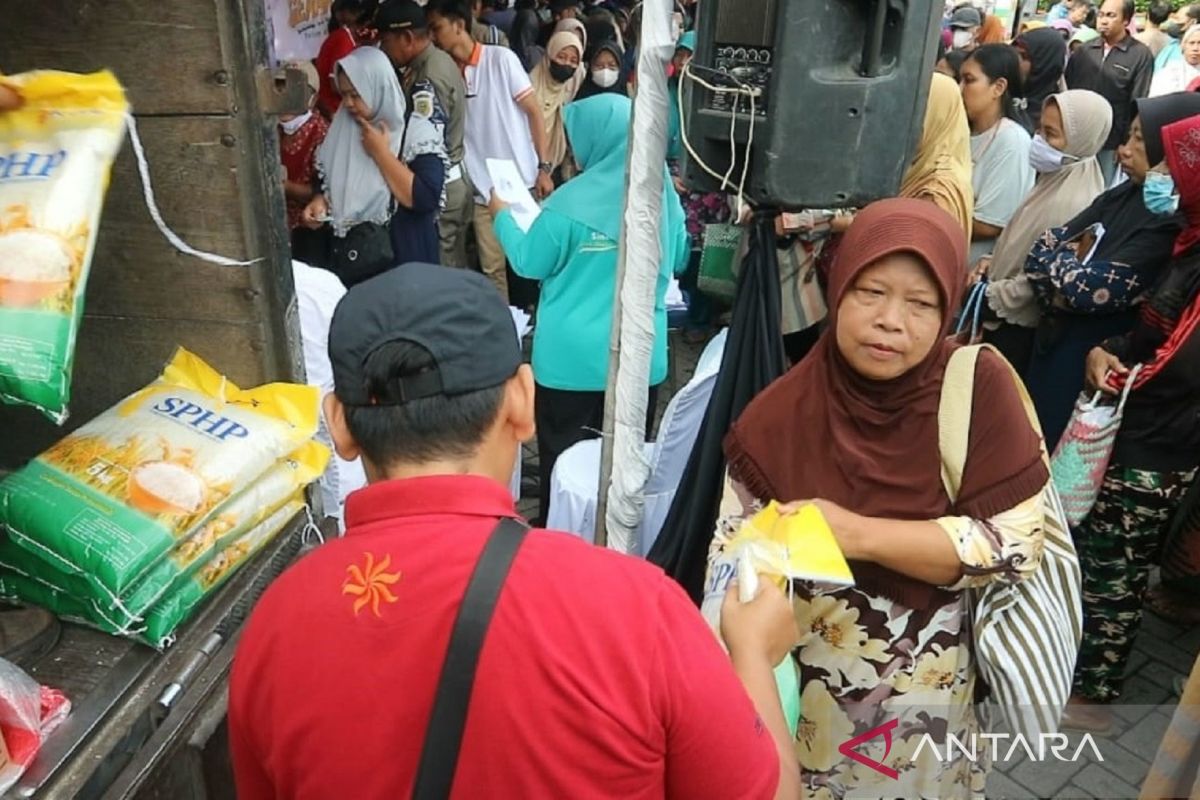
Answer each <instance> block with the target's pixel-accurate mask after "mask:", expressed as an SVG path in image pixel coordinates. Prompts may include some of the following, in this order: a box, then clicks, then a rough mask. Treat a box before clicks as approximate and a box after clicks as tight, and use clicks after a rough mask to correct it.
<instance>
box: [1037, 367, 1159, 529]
mask: <svg viewBox="0 0 1200 800" xmlns="http://www.w3.org/2000/svg"><path fill="white" fill-rule="evenodd" d="M1097 349H1099V348H1097ZM1101 353H1103V354H1104V355H1106V356H1109V357H1111V358H1114V359H1115V356H1111V354H1109V353H1105V352H1104V351H1103V350H1102V351H1101ZM1118 363H1119V362H1118ZM1141 368H1142V367H1141V365H1140V364H1139V365H1137V366H1136V367H1134V368H1133V369H1132V370H1126V369H1125V368H1124V365H1121V370H1120V371H1123V372H1127V373H1128V375H1127V376H1126V379H1125V388H1124V389H1122V391H1121V396H1120V399H1119V400H1118V401H1117V403H1116V404H1115V405H1114V404H1112V403H1105V402H1101V400H1102V398H1101V396H1100V394H1101V392H1108V393H1110V394H1115V392H1113V390H1112V389H1111V388H1110V387H1108V385H1107V377H1106V376H1107V375H1109V374H1110V372H1109V364H1108V362H1107V359H1104V358H1102V356H1100V355H1097V354H1096V350H1093V351H1092V352H1091V353H1090V354H1088V366H1087V373H1088V380H1089V382H1093V383H1094V384H1095V385H1096V386H1097V387H1099V388H1098V391H1096V393H1095V394H1093V395H1089V394H1088V393H1087V392H1084V393H1083V394H1081V395H1080V396H1079V399H1078V400H1077V401H1076V402H1075V410H1074V411H1073V412H1072V413H1071V421H1070V422H1068V423H1067V429H1066V431H1065V432H1064V433H1063V435H1062V438H1061V439H1060V440H1059V442H1058V447H1056V448H1055V450H1054V455H1053V457H1051V459H1050V474H1051V475H1052V476H1053V479H1054V485H1055V487H1056V488H1057V489H1058V493H1059V495H1060V496H1061V497H1062V503H1063V509H1064V510H1065V511H1066V516H1067V522H1068V523H1069V524H1070V526H1071V527H1072V528H1074V527H1075V526H1076V525H1078V524H1079V523H1081V522H1083V520H1084V519H1085V518H1086V517H1087V515H1088V514H1089V513H1091V510H1092V506H1094V505H1095V504H1096V498H1097V497H1098V496H1099V494H1100V486H1101V485H1102V484H1103V483H1104V473H1105V472H1107V471H1108V464H1109V462H1110V461H1111V460H1112V454H1113V447H1114V446H1115V445H1116V443H1117V432H1118V431H1119V430H1120V429H1121V417H1122V416H1123V415H1124V413H1125V401H1126V400H1128V399H1129V392H1130V390H1131V389H1132V388H1133V385H1134V381H1135V380H1136V378H1137V374H1138V372H1139V371H1140V370H1141ZM1094 376H1095V378H1098V379H1094Z"/></svg>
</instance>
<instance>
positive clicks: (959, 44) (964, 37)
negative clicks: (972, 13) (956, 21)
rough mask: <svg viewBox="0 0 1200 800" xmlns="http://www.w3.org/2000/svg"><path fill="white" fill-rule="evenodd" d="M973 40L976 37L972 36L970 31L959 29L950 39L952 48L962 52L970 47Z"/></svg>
mask: <svg viewBox="0 0 1200 800" xmlns="http://www.w3.org/2000/svg"><path fill="white" fill-rule="evenodd" d="M973 38H974V36H972V35H971V32H970V31H965V30H963V29H961V28H959V29H958V30H956V31H954V34H953V35H952V37H951V39H950V46H951V47H953V48H954V49H955V50H961V49H963V48H964V47H966V46H967V45H969V44H970V43H971V40H972V39H973Z"/></svg>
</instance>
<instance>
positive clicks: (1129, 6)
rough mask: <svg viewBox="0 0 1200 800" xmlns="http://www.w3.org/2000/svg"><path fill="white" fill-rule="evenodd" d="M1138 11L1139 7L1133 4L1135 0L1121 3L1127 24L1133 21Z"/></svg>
mask: <svg viewBox="0 0 1200 800" xmlns="http://www.w3.org/2000/svg"><path fill="white" fill-rule="evenodd" d="M1136 11H1137V7H1136V6H1135V5H1134V4H1133V0H1124V2H1122V3H1121V16H1122V17H1123V18H1124V20H1125V21H1126V22H1129V20H1131V19H1133V15H1134V13H1135V12H1136Z"/></svg>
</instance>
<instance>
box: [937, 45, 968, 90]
mask: <svg viewBox="0 0 1200 800" xmlns="http://www.w3.org/2000/svg"><path fill="white" fill-rule="evenodd" d="M968 55H970V53H968V52H967V51H965V50H949V51H947V52H946V54H945V55H944V56H942V58H939V59H938V60H939V61H941V60H942V59H945V61H946V64H947V65H948V66H949V67H950V69H951V70H953V71H954V76H953V77H954V80H955V81H956V82H957V81H958V79H959V78H960V77H961V76H962V65H963V62H964V61H966V60H967V56H968Z"/></svg>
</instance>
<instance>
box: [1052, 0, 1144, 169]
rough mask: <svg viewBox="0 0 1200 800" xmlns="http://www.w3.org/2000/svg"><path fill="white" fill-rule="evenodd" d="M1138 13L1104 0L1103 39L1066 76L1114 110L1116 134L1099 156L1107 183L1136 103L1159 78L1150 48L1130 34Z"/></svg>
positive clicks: (1126, 0)
mask: <svg viewBox="0 0 1200 800" xmlns="http://www.w3.org/2000/svg"><path fill="white" fill-rule="evenodd" d="M1133 10H1134V9H1133V0H1104V5H1102V6H1100V14H1099V16H1098V17H1097V22H1096V28H1097V30H1099V31H1100V38H1098V39H1094V40H1092V41H1090V42H1088V43H1087V44H1084V45H1083V46H1082V47H1080V48H1079V49H1078V50H1076V51H1075V53H1074V54H1073V55H1072V56H1071V60H1070V61H1069V62H1067V71H1066V74H1065V75H1064V76H1063V77H1064V78H1065V79H1066V82H1067V88H1068V89H1090V90H1091V91H1093V92H1096V93H1097V94H1099V95H1100V96H1101V97H1103V98H1104V99H1105V100H1107V101H1108V104H1109V105H1110V106H1112V112H1113V116H1112V132H1111V133H1109V135H1108V139H1107V140H1106V141H1105V142H1104V148H1103V149H1102V150H1101V151H1100V152H1099V153H1098V154H1097V156H1096V158H1097V159H1098V160H1099V162H1100V169H1101V170H1102V171H1103V172H1104V182H1105V185H1108V184H1111V183H1112V179H1113V175H1114V174H1116V170H1117V160H1116V158H1117V148H1118V147H1119V146H1120V145H1121V144H1122V143H1123V142H1124V141H1125V140H1126V139H1127V138H1129V126H1130V124H1132V122H1133V114H1134V102H1135V101H1136V100H1137V99H1138V98H1139V97H1145V96H1146V95H1147V94H1148V93H1149V92H1150V78H1151V77H1152V76H1153V74H1154V56H1153V55H1152V54H1151V53H1150V48H1148V47H1146V45H1144V44H1142V43H1141V42H1139V41H1138V40H1137V39H1135V38H1133V37H1132V36H1130V35H1129V31H1128V30H1127V28H1128V26H1129V22H1130V21H1131V20H1132V19H1133Z"/></svg>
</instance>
